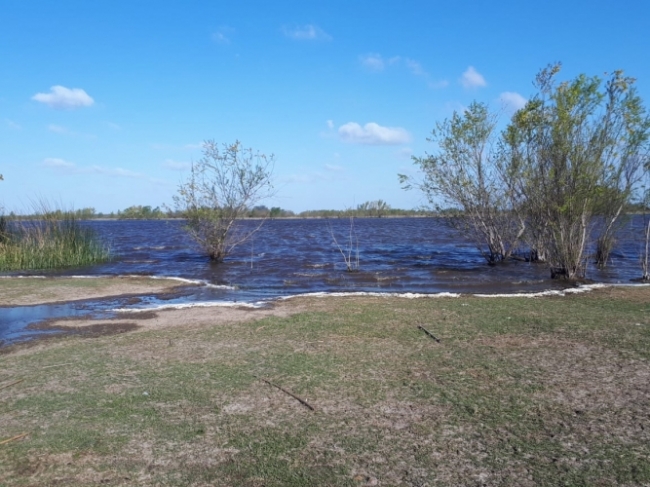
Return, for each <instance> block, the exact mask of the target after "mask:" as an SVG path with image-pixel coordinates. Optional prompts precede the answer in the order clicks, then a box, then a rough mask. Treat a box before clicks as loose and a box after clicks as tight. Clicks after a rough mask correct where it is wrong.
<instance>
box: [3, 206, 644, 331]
mask: <svg viewBox="0 0 650 487" xmlns="http://www.w3.org/2000/svg"><path fill="white" fill-rule="evenodd" d="M258 223H259V222H257V221H243V222H241V223H240V224H241V225H244V226H250V225H257V224H258ZM86 224H88V225H90V226H92V227H93V228H94V229H95V230H96V231H97V233H98V234H99V236H100V238H102V239H103V240H105V241H107V242H108V243H109V244H110V246H111V249H112V252H113V255H114V259H113V261H111V262H109V263H106V264H101V265H97V266H93V267H87V268H83V269H67V270H65V271H57V272H49V273H47V275H62V276H71V275H84V276H86V275H91V276H101V275H133V274H138V275H151V276H161V277H162V276H173V277H179V278H185V279H188V280H191V281H201V282H204V283H207V284H208V285H204V286H200V287H195V288H194V289H193V290H191V291H188V294H187V295H185V296H182V297H180V298H178V299H177V301H178V302H181V301H182V302H204V301H223V302H226V301H237V302H256V301H260V300H262V301H263V300H268V299H274V298H277V297H282V296H289V295H294V294H302V293H310V292H340V291H347V292H357V291H366V292H368V291H370V292H397V293H404V292H414V293H440V292H460V293H515V292H533V291H542V290H548V289H557V288H558V287H560V286H562V283H561V282H559V281H552V280H550V278H549V271H548V269H546V268H545V267H544V266H543V265H536V264H530V263H526V262H511V263H508V264H506V265H502V266H494V267H491V266H488V265H486V263H485V261H484V260H483V258H482V257H481V255H480V253H479V252H478V251H477V250H476V249H475V248H474V246H473V245H472V244H471V243H470V242H467V241H465V240H464V239H462V238H459V237H458V235H457V234H455V233H454V232H453V231H452V230H451V229H450V228H449V227H448V226H446V225H445V224H444V222H443V221H442V220H440V219H437V218H359V219H355V220H354V232H353V245H352V254H353V259H354V260H356V254H357V250H358V258H359V271H358V272H346V265H345V260H344V258H343V256H342V255H341V252H340V251H339V248H338V247H337V245H336V244H335V243H334V239H333V236H334V237H335V238H336V240H337V241H338V243H339V244H340V245H341V247H342V248H343V250H344V251H345V253H346V255H347V251H348V250H349V247H350V246H349V243H350V242H349V237H350V229H351V227H350V220H349V219H346V218H342V219H329V220H327V219H287V220H284V219H280V220H269V221H267V222H265V224H264V225H263V226H262V228H261V229H260V231H259V232H257V233H256V234H255V236H254V238H252V239H251V240H249V241H247V242H245V243H244V244H242V245H241V246H239V247H237V248H236V249H235V251H234V252H233V253H232V254H230V255H229V257H228V258H227V260H226V261H225V262H224V263H222V264H214V263H211V262H210V261H209V260H208V259H207V258H206V257H205V256H203V255H202V253H201V251H200V249H199V248H197V247H196V245H195V244H194V243H193V242H192V241H191V240H190V239H189V238H188V236H187V235H186V234H185V232H184V231H183V230H182V222H181V221H177V220H172V221H93V222H87V223H86ZM641 226H642V221H641V218H639V217H637V218H636V219H635V220H633V221H631V222H630V224H629V225H628V227H627V228H626V230H625V231H624V232H622V233H621V235H620V236H619V246H618V248H617V250H616V252H615V253H614V254H613V255H612V263H611V265H610V266H609V267H608V268H607V269H605V270H598V269H596V268H595V267H591V268H589V270H588V277H589V278H590V279H592V280H594V281H596V282H606V283H621V282H629V281H630V279H633V278H637V277H639V276H640V274H641V270H640V265H639V256H640V249H641V233H642V232H641ZM22 274H24V273H22ZM34 274H39V275H43V272H37V273H34ZM156 304H157V303H156V302H155V299H153V301H152V299H149V300H144V301H142V302H140V303H137V304H134V305H132V307H143V306H155V305H156ZM114 305H115V303H113V304H110V306H114ZM66 306H67V307H66ZM66 306H63V307H62V306H59V307H58V308H56V307H54V306H53V305H50V306H43V307H20V310H22V311H10V309H8V308H5V309H0V318H1V319H0V339H2V338H3V329H2V328H3V326H4V327H5V328H7V327H8V325H7V324H8V323H13V324H14V325H13V326H14V328H15V327H16V326H18V325H17V323H18V322H19V321H20V323H21V326H24V324H25V323H27V324H29V323H33V322H34V321H38V320H39V319H43V317H54V316H55V315H56V316H57V317H58V316H60V315H63V316H71V315H75V314H76V313H78V312H79V313H81V312H85V313H86V314H87V313H88V312H89V311H88V308H93V309H94V310H95V311H94V312H99V311H101V310H106V309H108V308H109V307H110V306H109V304H107V303H106V302H104V301H101V300H98V301H97V302H96V304H95V305H94V306H93V305H91V304H88V303H85V304H84V305H83V306H84V307H85V311H84V309H81V311H79V307H75V305H66ZM27 308H31V309H33V313H31V316H28V315H30V312H29V311H28V309H27ZM12 309H13V310H16V309H18V308H12ZM48 310H50V311H48ZM10 313H14V315H12V314H10ZM21 313H22V314H21ZM48 313H49V314H48ZM18 315H20V316H21V318H18V317H17V316H18ZM3 322H4V323H5V325H2V324H1V323H3ZM6 334H7V332H5V333H4V335H6ZM4 338H6V336H5V337H4Z"/></svg>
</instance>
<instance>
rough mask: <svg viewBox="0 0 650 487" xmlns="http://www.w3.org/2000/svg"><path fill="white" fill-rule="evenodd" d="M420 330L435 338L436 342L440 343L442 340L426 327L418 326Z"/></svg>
mask: <svg viewBox="0 0 650 487" xmlns="http://www.w3.org/2000/svg"><path fill="white" fill-rule="evenodd" d="M418 328H419V329H420V330H422V331H423V332H424V333H426V334H427V335H429V336H430V337H431V338H433V339H434V340H435V341H437V342H438V343H440V338H438V337H436V336H435V335H434V334H433V333H431V332H430V331H429V330H427V329H426V328H425V327H424V326H422V325H418Z"/></svg>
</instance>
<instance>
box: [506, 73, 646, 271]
mask: <svg viewBox="0 0 650 487" xmlns="http://www.w3.org/2000/svg"><path fill="white" fill-rule="evenodd" d="M559 71H560V65H559V64H556V65H551V66H549V67H547V68H546V69H543V70H542V71H541V72H540V73H539V75H538V76H537V79H536V84H537V86H538V88H539V94H538V95H536V96H535V97H533V98H532V99H531V100H529V101H528V103H527V104H526V106H525V107H524V108H522V109H521V110H519V111H518V112H517V113H516V114H515V115H514V117H513V119H512V122H511V124H510V125H509V126H508V128H507V130H506V132H505V133H504V142H505V164H506V167H507V169H508V174H509V176H510V178H511V181H512V184H513V186H514V187H515V188H516V191H517V192H518V194H519V195H521V197H522V201H523V209H524V211H525V214H526V217H527V224H528V231H529V240H530V242H531V245H532V246H534V247H535V248H536V250H537V251H538V252H540V254H541V255H543V256H544V258H545V260H546V261H547V262H548V263H549V265H550V267H551V271H552V273H553V274H557V275H562V276H565V277H567V278H569V279H574V278H580V277H584V276H585V272H586V262H587V256H586V249H587V244H588V243H589V241H590V239H593V240H595V241H596V243H597V245H596V249H597V252H596V259H597V261H598V263H599V264H601V265H604V264H605V263H606V262H607V258H608V255H609V252H610V251H611V249H612V245H613V235H614V229H615V224H616V223H617V222H618V221H620V220H619V218H620V215H621V212H622V210H623V208H624V207H625V205H626V204H627V203H628V202H629V200H630V198H631V196H632V193H633V190H634V188H635V184H636V183H637V182H638V181H639V176H640V168H641V167H642V164H643V159H644V157H645V154H647V149H646V147H647V141H648V135H649V130H650V121H649V119H648V117H647V116H646V114H645V109H644V107H643V104H642V102H641V99H640V97H639V96H638V95H637V93H636V90H635V89H634V87H633V83H634V80H633V79H632V78H629V77H625V76H624V75H623V72H622V71H616V72H614V73H613V74H612V76H611V77H610V78H609V80H608V81H607V82H606V83H605V85H604V88H603V85H602V81H601V80H600V79H599V78H598V77H588V76H585V75H580V76H578V77H577V78H575V79H573V80H571V81H566V82H562V83H557V82H556V76H557V74H558V73H559ZM595 216H597V217H598V218H599V219H600V221H599V222H598V223H599V225H597V226H596V225H595V223H596V219H595V218H594V217H595Z"/></svg>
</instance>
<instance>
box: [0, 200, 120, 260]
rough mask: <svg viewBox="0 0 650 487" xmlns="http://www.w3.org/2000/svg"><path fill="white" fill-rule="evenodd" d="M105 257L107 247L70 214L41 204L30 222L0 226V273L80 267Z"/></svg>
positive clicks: (106, 257)
mask: <svg viewBox="0 0 650 487" xmlns="http://www.w3.org/2000/svg"><path fill="white" fill-rule="evenodd" d="M109 258H110V252H109V249H108V247H107V246H106V245H104V244H103V243H101V242H100V241H99V240H98V238H97V236H96V235H95V232H94V231H93V230H92V229H91V228H88V227H87V226H84V225H83V224H82V223H81V222H80V221H79V220H78V218H77V217H76V215H75V213H74V212H73V211H61V210H55V211H51V210H50V209H48V207H47V206H46V205H43V204H41V205H40V206H39V209H38V211H36V212H35V217H34V218H32V219H29V220H17V219H14V220H7V219H6V218H3V219H2V223H0V271H11V270H30V269H56V268H62V267H81V266H86V265H91V264H95V263H98V262H105V261H106V260H108V259H109Z"/></svg>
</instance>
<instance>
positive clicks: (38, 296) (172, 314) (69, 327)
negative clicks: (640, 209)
mask: <svg viewBox="0 0 650 487" xmlns="http://www.w3.org/2000/svg"><path fill="white" fill-rule="evenodd" d="M204 285H206V284H205V283H203V282H202V281H194V280H190V279H184V278H164V277H156V276H102V277H94V276H93V277H89V276H65V277H61V276H57V277H45V276H13V277H7V276H5V277H2V278H0V291H1V292H0V314H1V313H2V310H3V309H14V310H15V309H20V308H31V307H38V306H49V305H51V306H53V307H56V306H61V305H63V306H65V305H74V304H82V305H83V303H84V302H90V301H93V300H114V299H124V298H127V299H128V298H133V300H134V302H135V301H136V300H139V298H142V297H149V296H157V297H159V298H160V300H161V301H164V300H165V299H170V298H172V297H174V296H175V295H178V294H180V293H182V292H183V291H187V290H188V288H191V287H201V286H204ZM648 289H650V284H648V283H636V284H635V283H630V284H590V285H583V286H579V287H574V288H566V289H563V290H553V289H551V290H546V291H541V292H530V293H511V294H479V293H475V294H469V293H449V292H440V293H430V294H424V293H394V292H385V293H382V292H362V291H360V292H313V293H302V294H295V295H289V296H278V297H275V298H273V299H269V300H268V301H258V302H252V303H247V302H236V301H223V302H219V301H199V302H187V303H175V304H165V303H163V304H159V305H157V306H149V307H143V308H130V307H122V308H112V309H111V308H107V309H101V310H96V311H95V313H96V314H95V315H94V316H93V311H92V310H90V311H89V312H88V313H87V314H84V315H77V316H74V315H72V314H71V315H69V316H53V317H43V318H41V319H38V320H36V321H33V322H31V323H29V324H27V325H26V326H24V327H23V328H19V329H17V330H15V331H14V332H13V333H23V332H24V333H25V334H26V336H25V337H24V338H17V339H12V340H11V341H9V342H3V340H2V338H0V350H1V352H0V353H2V354H5V353H13V352H14V351H17V350H21V349H23V348H32V347H34V346H37V345H39V344H41V343H45V342H48V343H51V342H53V341H56V339H58V338H61V337H66V336H71V335H79V336H82V337H85V336H87V337H98V336H107V335H114V334H117V333H123V332H132V331H145V330H165V329H170V328H176V327H178V326H184V327H189V328H194V327H201V326H205V325H206V324H207V323H211V324H212V325H214V324H217V325H218V324H223V323H227V322H241V321H251V320H256V319H260V318H262V317H268V316H280V317H287V316H290V315H292V314H295V313H300V312H302V311H307V310H309V311H312V310H320V311H324V312H329V311H331V310H332V309H334V308H336V307H337V303H340V302H348V301H358V302H360V303H365V302H368V301H377V302H386V301H391V300H395V302H396V303H399V302H402V301H403V300H426V301H429V300H441V301H445V300H453V301H457V300H461V299H462V300H474V299H478V300H481V301H484V300H485V298H501V299H517V298H524V299H526V300H529V299H533V298H537V299H553V298H562V297H570V296H577V295H591V294H592V293H594V292H596V293H598V292H602V293H606V294H612V293H619V294H626V293H627V294H632V295H635V294H637V293H640V294H641V295H645V294H647V290H648ZM489 301H492V300H489ZM102 314H103V315H104V316H102ZM106 314H109V315H110V316H108V317H107V316H106ZM9 328H10V327H9ZM9 328H8V329H9ZM21 330H23V331H21ZM32 333H33V334H32ZM5 336H11V334H10V335H5ZM52 339H54V340H52Z"/></svg>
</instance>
